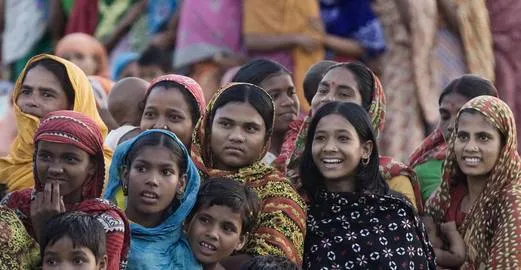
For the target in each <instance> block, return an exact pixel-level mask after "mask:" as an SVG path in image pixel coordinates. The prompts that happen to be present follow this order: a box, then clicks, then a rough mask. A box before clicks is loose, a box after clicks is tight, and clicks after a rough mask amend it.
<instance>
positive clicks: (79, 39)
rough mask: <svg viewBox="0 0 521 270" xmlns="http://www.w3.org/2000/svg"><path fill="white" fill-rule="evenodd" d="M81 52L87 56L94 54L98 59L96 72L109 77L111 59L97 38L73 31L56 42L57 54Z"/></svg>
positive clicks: (62, 55)
mask: <svg viewBox="0 0 521 270" xmlns="http://www.w3.org/2000/svg"><path fill="white" fill-rule="evenodd" d="M71 53H81V54H83V55H85V56H88V55H92V56H94V58H95V59H96V63H97V70H96V73H95V74H87V75H96V76H100V77H103V78H109V76H110V74H109V60H108V55H107V51H106V50H105V47H103V44H101V42H99V41H98V40H97V39H96V38H94V37H92V36H90V35H87V34H84V33H73V34H68V35H66V36H65V37H63V38H62V39H61V40H60V41H59V42H58V44H56V55H57V56H59V57H64V56H65V55H66V54H71Z"/></svg>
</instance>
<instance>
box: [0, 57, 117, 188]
mask: <svg viewBox="0 0 521 270" xmlns="http://www.w3.org/2000/svg"><path fill="white" fill-rule="evenodd" d="M13 105H14V112H15V117H16V126H17V129H18V135H17V137H16V138H15V140H14V142H13V147H12V148H11V152H10V153H9V155H8V156H6V157H2V158H0V182H1V183H5V184H7V186H8V189H9V191H16V190H21V189H24V188H29V187H33V186H34V176H33V166H32V165H33V153H34V144H33V139H34V134H35V131H36V129H37V128H38V125H39V124H40V119H41V118H43V117H44V116H45V115H46V114H48V113H50V112H53V111H58V110H73V111H76V112H80V113H82V114H84V115H86V116H88V117H90V118H91V119H92V120H93V121H94V122H95V123H96V126H97V127H98V128H99V129H100V131H101V134H102V136H103V138H105V136H106V135H107V127H106V126H105V124H104V123H103V121H102V119H101V118H100V116H99V113H98V110H97V109H96V101H95V98H94V94H93V91H92V87H91V86H90V83H89V80H88V79H87V76H85V74H84V73H83V71H81V70H80V69H79V68H78V67H77V66H76V65H74V64H73V63H71V62H69V61H67V60H64V59H62V58H59V57H56V56H52V55H46V54H42V55H38V56H35V57H33V58H32V59H31V60H30V61H29V62H28V63H27V66H26V68H25V70H24V71H23V72H22V74H20V76H19V77H18V80H17V82H16V85H15V88H14V91H13ZM111 153H112V152H111V151H110V150H107V151H105V157H106V160H105V161H106V162H110V157H111ZM107 164H108V163H107Z"/></svg>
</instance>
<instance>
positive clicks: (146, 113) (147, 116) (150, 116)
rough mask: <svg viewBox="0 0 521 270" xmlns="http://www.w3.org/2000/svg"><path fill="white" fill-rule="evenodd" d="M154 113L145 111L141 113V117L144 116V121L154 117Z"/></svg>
mask: <svg viewBox="0 0 521 270" xmlns="http://www.w3.org/2000/svg"><path fill="white" fill-rule="evenodd" d="M154 115H155V114H154V113H153V112H150V111H146V112H144V113H143V116H145V119H151V118H153V117H154Z"/></svg>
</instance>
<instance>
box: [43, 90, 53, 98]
mask: <svg viewBox="0 0 521 270" xmlns="http://www.w3.org/2000/svg"><path fill="white" fill-rule="evenodd" d="M42 96H43V97H45V98H54V97H55V96H54V94H52V93H51V92H49V91H43V92H42Z"/></svg>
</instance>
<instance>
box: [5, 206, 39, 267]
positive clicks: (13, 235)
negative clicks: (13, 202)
mask: <svg viewBox="0 0 521 270" xmlns="http://www.w3.org/2000/svg"><path fill="white" fill-rule="evenodd" d="M0 248H1V249H2V252H0V270H13V269H35V268H37V266H38V263H39V262H40V250H39V247H38V243H36V241H35V240H34V239H33V238H32V237H31V236H30V235H29V234H28V233H27V232H26V231H25V227H24V225H23V224H22V222H20V220H19V219H18V217H17V216H16V214H15V212H14V211H12V210H11V209H9V208H7V207H5V206H0Z"/></svg>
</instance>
